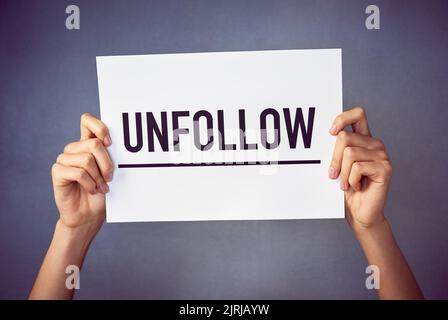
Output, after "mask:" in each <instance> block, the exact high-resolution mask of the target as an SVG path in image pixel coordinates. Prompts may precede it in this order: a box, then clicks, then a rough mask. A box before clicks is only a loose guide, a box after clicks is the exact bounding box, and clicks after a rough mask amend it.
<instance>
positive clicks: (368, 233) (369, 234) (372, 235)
mask: <svg viewBox="0 0 448 320" xmlns="http://www.w3.org/2000/svg"><path fill="white" fill-rule="evenodd" d="M351 228H352V230H353V233H354V234H355V236H356V238H357V239H358V241H359V242H361V243H363V242H369V243H370V242H378V241H381V240H383V239H389V238H391V236H392V229H391V227H390V224H389V221H388V220H387V219H386V218H384V217H383V218H382V219H381V220H379V221H378V222H375V223H374V224H371V225H363V224H360V223H358V222H356V221H354V222H353V223H352V224H351Z"/></svg>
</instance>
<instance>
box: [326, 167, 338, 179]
mask: <svg viewBox="0 0 448 320" xmlns="http://www.w3.org/2000/svg"><path fill="white" fill-rule="evenodd" d="M328 176H329V177H330V179H335V178H336V171H335V170H334V168H333V167H330V168H329V169H328Z"/></svg>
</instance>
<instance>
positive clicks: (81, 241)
mask: <svg viewBox="0 0 448 320" xmlns="http://www.w3.org/2000/svg"><path fill="white" fill-rule="evenodd" d="M101 225H102V223H101V224H98V223H91V224H84V225H80V226H76V227H69V226H67V225H65V224H64V223H63V222H62V221H61V220H60V219H59V220H58V222H57V223H56V226H55V231H54V235H53V240H56V241H57V242H58V243H59V244H60V245H61V246H64V247H66V248H67V249H68V250H70V251H72V252H74V253H79V254H84V253H85V252H87V250H88V248H89V246H90V243H91V242H92V241H93V239H94V238H95V236H96V234H97V233H98V231H99V229H100V228H101Z"/></svg>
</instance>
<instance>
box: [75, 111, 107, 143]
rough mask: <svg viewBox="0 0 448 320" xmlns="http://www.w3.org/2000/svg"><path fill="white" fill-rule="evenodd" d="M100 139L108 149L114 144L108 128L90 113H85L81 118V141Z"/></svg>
mask: <svg viewBox="0 0 448 320" xmlns="http://www.w3.org/2000/svg"><path fill="white" fill-rule="evenodd" d="M91 138H98V139H100V140H101V141H102V142H103V143H104V145H105V146H106V147H108V146H110V145H111V144H112V139H111V138H110V135H109V129H107V126H106V125H105V124H104V122H102V121H101V120H99V119H98V118H96V117H95V116H93V115H91V114H90V113H84V114H83V115H82V116H81V140H86V139H91Z"/></svg>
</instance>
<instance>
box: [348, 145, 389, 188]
mask: <svg viewBox="0 0 448 320" xmlns="http://www.w3.org/2000/svg"><path fill="white" fill-rule="evenodd" d="M387 159H388V157H387V153H386V151H384V150H369V149H365V148H361V147H347V148H345V149H344V152H343V157H342V166H341V173H340V180H341V181H340V183H341V189H342V190H344V191H346V190H348V187H349V182H348V178H349V176H350V171H351V169H352V166H353V164H354V163H356V162H361V161H382V160H387Z"/></svg>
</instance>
